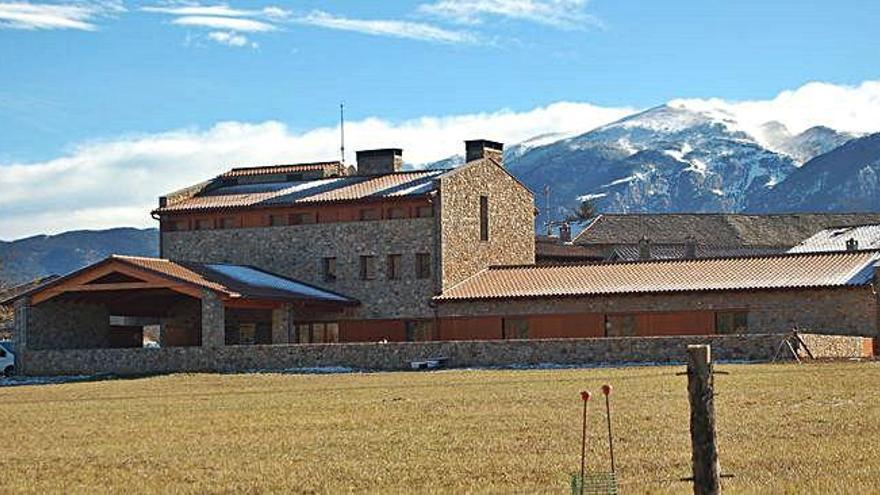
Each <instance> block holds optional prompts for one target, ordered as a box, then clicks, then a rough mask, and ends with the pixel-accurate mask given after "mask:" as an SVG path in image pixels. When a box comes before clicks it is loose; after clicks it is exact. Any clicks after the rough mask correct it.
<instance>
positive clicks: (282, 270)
mask: <svg viewBox="0 0 880 495" xmlns="http://www.w3.org/2000/svg"><path fill="white" fill-rule="evenodd" d="M434 224H435V218H409V219H396V220H376V221H363V222H339V223H328V224H312V225H294V226H286V227H263V228H243V229H231V230H199V231H185V232H163V233H162V250H163V252H162V256H163V257H164V258H169V259H176V260H197V261H199V262H205V263H235V264H244V265H252V266H256V267H257V268H261V269H263V270H266V271H269V272H273V273H277V274H279V275H283V276H286V277H290V278H294V279H296V280H301V281H303V282H306V283H310V284H313V285H317V286H319V287H321V288H324V289H327V290H330V291H335V292H339V293H341V294H344V295H346V296H349V297H353V298H355V299H358V300H359V301H361V306H360V307H358V308H354V309H353V310H351V312H350V314H348V315H346V317H347V318H429V317H431V316H432V315H433V310H432V308H431V307H430V300H431V297H433V295H434V293H435V282H434V278H433V276H434V275H436V274H435V273H432V278H427V279H420V278H416V253H429V254H430V255H431V257H432V259H436V257H437V255H436V250H435V248H434V246H435V235H434V232H435V229H434ZM390 254H400V255H402V257H403V258H402V268H403V273H402V274H401V277H400V279H397V280H389V279H388V278H387V276H386V273H387V269H388V266H387V264H388V255H390ZM367 255H370V256H375V257H376V278H375V279H373V280H361V274H360V257H361V256H367ZM325 257H335V258H336V270H337V278H336V280H335V281H325V280H324V275H323V266H322V263H323V259H324V258H325ZM332 318H334V319H335V318H338V315H334V316H332Z"/></svg>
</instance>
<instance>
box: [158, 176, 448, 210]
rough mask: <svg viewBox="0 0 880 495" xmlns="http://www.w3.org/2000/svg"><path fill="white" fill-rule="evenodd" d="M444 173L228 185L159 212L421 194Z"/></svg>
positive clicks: (433, 187)
mask: <svg viewBox="0 0 880 495" xmlns="http://www.w3.org/2000/svg"><path fill="white" fill-rule="evenodd" d="M442 173H444V171H442V170H427V171H418V172H398V173H393V174H385V175H375V176H349V177H334V178H329V179H315V180H309V181H298V182H271V183H265V184H244V185H233V186H224V187H218V188H216V189H210V190H208V191H206V192H202V193H199V194H197V195H196V196H195V197H192V198H189V199H185V200H182V201H180V202H177V203H173V204H169V205H167V206H165V207H162V208H159V209H157V210H155V212H156V213H165V212H184V211H205V210H220V209H228V208H246V207H259V206H284V205H297V204H310V203H322V202H332V201H357V200H364V199H372V198H397V197H406V196H420V195H425V194H428V193H429V192H431V191H433V190H434V189H436V185H435V182H434V179H435V178H437V177H438V176H440V175H441V174H442Z"/></svg>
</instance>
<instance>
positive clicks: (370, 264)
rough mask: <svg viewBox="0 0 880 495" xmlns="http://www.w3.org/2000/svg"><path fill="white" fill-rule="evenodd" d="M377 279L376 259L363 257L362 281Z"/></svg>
mask: <svg viewBox="0 0 880 495" xmlns="http://www.w3.org/2000/svg"><path fill="white" fill-rule="evenodd" d="M374 278H376V257H375V256H361V280H373V279H374Z"/></svg>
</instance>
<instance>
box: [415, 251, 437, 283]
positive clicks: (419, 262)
mask: <svg viewBox="0 0 880 495" xmlns="http://www.w3.org/2000/svg"><path fill="white" fill-rule="evenodd" d="M415 263H416V270H415V271H416V278H418V279H428V278H431V274H432V273H433V271H434V270H433V266H432V265H431V263H432V261H431V253H416V258H415Z"/></svg>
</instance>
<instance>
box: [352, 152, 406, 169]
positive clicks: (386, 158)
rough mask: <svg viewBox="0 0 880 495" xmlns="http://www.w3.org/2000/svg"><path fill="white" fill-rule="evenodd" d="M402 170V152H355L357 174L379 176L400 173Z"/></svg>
mask: <svg viewBox="0 0 880 495" xmlns="http://www.w3.org/2000/svg"><path fill="white" fill-rule="evenodd" d="M401 168H403V150H402V149H400V148H385V149H381V150H363V151H358V152H357V174H358V175H379V174H390V173H394V172H400V169H401Z"/></svg>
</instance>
